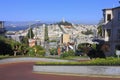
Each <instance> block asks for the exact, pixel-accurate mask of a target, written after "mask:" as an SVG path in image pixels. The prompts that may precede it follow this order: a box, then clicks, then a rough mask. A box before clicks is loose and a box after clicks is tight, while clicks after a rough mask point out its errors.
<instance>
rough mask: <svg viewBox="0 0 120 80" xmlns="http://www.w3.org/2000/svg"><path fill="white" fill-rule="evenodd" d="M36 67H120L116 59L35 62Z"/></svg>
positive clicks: (119, 62) (119, 61)
mask: <svg viewBox="0 0 120 80" xmlns="http://www.w3.org/2000/svg"><path fill="white" fill-rule="evenodd" d="M36 64H37V65H77V66H82V65H85V66H91V65H92V66H120V59H118V58H113V57H110V58H106V59H100V58H97V59H95V60H90V61H85V62H37V63H36Z"/></svg>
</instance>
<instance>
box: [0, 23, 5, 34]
mask: <svg viewBox="0 0 120 80" xmlns="http://www.w3.org/2000/svg"><path fill="white" fill-rule="evenodd" d="M4 33H5V28H4V22H3V21H0V35H1V34H4Z"/></svg>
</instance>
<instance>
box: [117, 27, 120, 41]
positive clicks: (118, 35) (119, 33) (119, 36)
mask: <svg viewBox="0 0 120 80" xmlns="http://www.w3.org/2000/svg"><path fill="white" fill-rule="evenodd" d="M117 38H118V39H120V29H118V31H117Z"/></svg>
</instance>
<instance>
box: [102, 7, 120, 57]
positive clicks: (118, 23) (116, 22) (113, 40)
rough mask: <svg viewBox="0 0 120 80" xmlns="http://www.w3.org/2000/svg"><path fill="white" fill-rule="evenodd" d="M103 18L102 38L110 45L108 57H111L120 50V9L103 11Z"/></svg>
mask: <svg viewBox="0 0 120 80" xmlns="http://www.w3.org/2000/svg"><path fill="white" fill-rule="evenodd" d="M103 16H104V24H103V27H102V36H103V37H104V40H105V41H106V42H108V43H109V45H110V49H109V53H108V55H109V56H111V55H114V54H115V52H116V50H120V7H115V8H109V9H103Z"/></svg>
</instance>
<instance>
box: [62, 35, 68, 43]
mask: <svg viewBox="0 0 120 80" xmlns="http://www.w3.org/2000/svg"><path fill="white" fill-rule="evenodd" d="M61 38H62V39H61V40H62V41H61V42H62V43H66V44H67V43H68V42H70V35H69V34H63V35H62V37H61Z"/></svg>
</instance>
